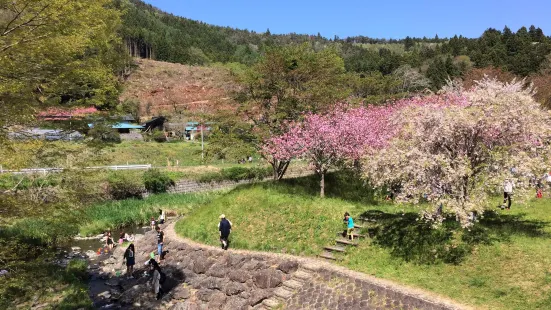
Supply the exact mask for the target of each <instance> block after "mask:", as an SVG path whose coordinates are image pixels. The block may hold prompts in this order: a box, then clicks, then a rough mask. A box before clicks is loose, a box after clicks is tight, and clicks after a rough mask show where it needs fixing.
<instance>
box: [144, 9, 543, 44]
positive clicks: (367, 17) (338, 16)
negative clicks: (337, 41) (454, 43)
mask: <svg viewBox="0 0 551 310" xmlns="http://www.w3.org/2000/svg"><path fill="white" fill-rule="evenodd" d="M145 2H147V3H150V4H152V5H154V6H156V7H157V8H159V9H161V10H163V11H165V12H169V13H172V14H174V15H178V16H182V17H186V18H190V19H194V20H200V21H203V22H206V23H208V24H213V25H219V26H230V27H233V28H239V29H248V30H254V31H256V32H265V31H266V29H270V32H271V33H274V34H276V33H277V34H285V33H291V32H295V33H299V34H317V33H318V32H319V33H321V35H322V36H324V37H327V38H333V37H334V36H335V35H337V36H339V37H340V38H344V37H348V36H356V35H364V36H368V37H372V38H394V39H399V38H405V37H406V36H410V37H423V36H426V37H434V36H435V35H436V34H438V36H439V37H441V38H442V37H452V36H453V35H455V34H457V35H463V36H465V37H469V38H474V37H479V36H480V35H481V34H482V32H484V30H486V29H488V28H496V29H499V30H502V29H503V27H504V26H505V25H507V26H508V27H509V28H511V30H513V31H517V30H518V28H520V27H522V26H526V27H529V26H530V25H535V26H536V27H540V28H541V29H542V30H543V32H544V33H545V34H546V35H551V14H550V12H551V0H533V1H522V0H515V1H513V0H364V1H361V0H348V1H345V0H340V1H338V0H333V1H329V0H317V1H315V0H294V1H291V0H145Z"/></svg>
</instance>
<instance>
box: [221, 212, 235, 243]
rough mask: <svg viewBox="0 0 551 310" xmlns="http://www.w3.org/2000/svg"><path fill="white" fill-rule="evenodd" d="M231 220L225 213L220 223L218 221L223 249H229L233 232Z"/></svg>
mask: <svg viewBox="0 0 551 310" xmlns="http://www.w3.org/2000/svg"><path fill="white" fill-rule="evenodd" d="M231 227H232V224H231V222H230V221H229V220H228V219H226V216H225V215H224V214H222V215H220V223H218V231H219V232H220V243H221V245H222V249H224V250H227V249H228V246H229V243H230V241H229V237H230V233H231Z"/></svg>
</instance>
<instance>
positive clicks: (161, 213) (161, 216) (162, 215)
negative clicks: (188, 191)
mask: <svg viewBox="0 0 551 310" xmlns="http://www.w3.org/2000/svg"><path fill="white" fill-rule="evenodd" d="M164 223H165V211H163V210H161V209H159V224H164Z"/></svg>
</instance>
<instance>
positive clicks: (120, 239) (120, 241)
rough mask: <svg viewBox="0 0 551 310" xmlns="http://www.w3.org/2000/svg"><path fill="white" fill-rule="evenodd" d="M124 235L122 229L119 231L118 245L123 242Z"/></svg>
mask: <svg viewBox="0 0 551 310" xmlns="http://www.w3.org/2000/svg"><path fill="white" fill-rule="evenodd" d="M124 236H125V233H124V231H121V234H120V235H119V245H122V243H123V242H124Z"/></svg>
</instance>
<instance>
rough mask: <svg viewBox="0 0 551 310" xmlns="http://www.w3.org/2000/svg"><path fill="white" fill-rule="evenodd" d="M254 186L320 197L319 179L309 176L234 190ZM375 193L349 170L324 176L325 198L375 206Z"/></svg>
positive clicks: (248, 185)
mask: <svg viewBox="0 0 551 310" xmlns="http://www.w3.org/2000/svg"><path fill="white" fill-rule="evenodd" d="M255 186H262V187H263V188H270V189H274V190H276V191H278V192H280V193H282V194H288V195H298V196H302V197H305V198H316V197H319V195H320V177H319V176H318V175H309V176H304V177H298V178H292V179H283V180H280V181H268V182H262V183H257V184H246V185H241V186H239V187H237V188H236V189H234V190H242V189H248V188H251V187H255ZM375 194H376V192H375V191H374V190H373V189H372V188H371V187H370V186H367V185H366V184H365V182H364V181H363V180H362V179H361V178H360V177H359V176H358V175H357V174H356V173H355V172H354V171H351V170H342V171H337V172H331V173H328V174H327V175H326V176H325V196H326V197H327V198H338V199H342V200H346V201H350V202H362V203H369V204H377V201H376V199H375Z"/></svg>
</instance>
